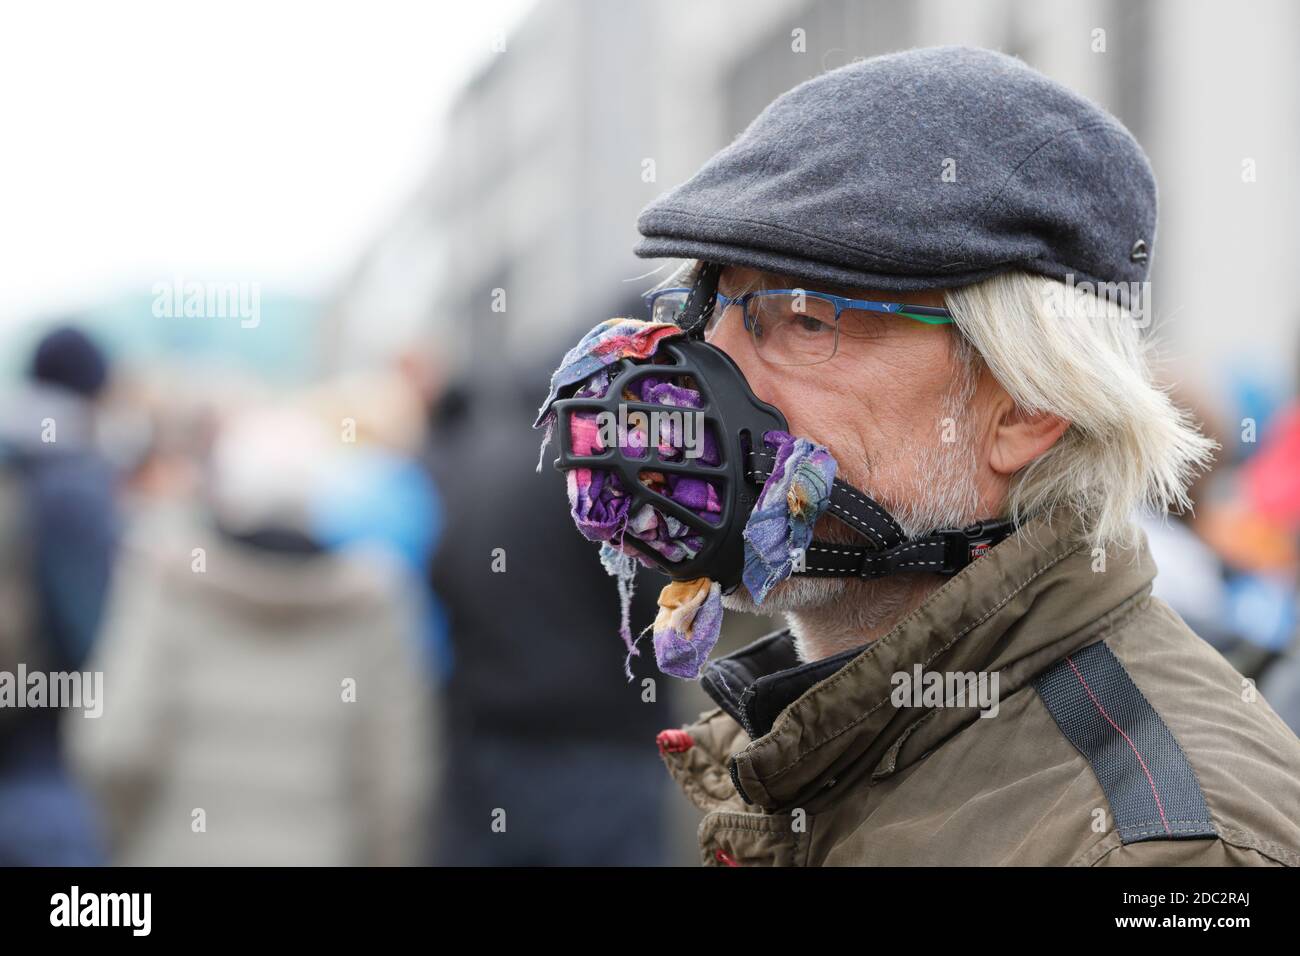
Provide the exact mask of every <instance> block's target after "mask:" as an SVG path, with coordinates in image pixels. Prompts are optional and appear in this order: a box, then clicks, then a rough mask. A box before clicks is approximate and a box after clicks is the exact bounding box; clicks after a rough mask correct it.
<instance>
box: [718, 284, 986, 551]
mask: <svg viewBox="0 0 1300 956" xmlns="http://www.w3.org/2000/svg"><path fill="white" fill-rule="evenodd" d="M785 282H788V280H786V279H784V278H782V277H776V276H770V275H765V274H762V273H758V272H756V271H755V270H753V269H746V268H740V267H733V266H728V267H727V268H726V269H724V270H723V273H722V276H721V279H720V282H719V291H720V292H722V293H723V294H724V295H727V296H735V295H739V294H741V293H743V292H745V291H749V290H752V289H758V288H779V287H785V288H790V287H791V285H788V284H787V285H784V286H782V283H785ZM794 285H795V286H797V285H798V284H797V283H794ZM804 288H810V289H815V290H817V291H823V292H833V293H836V294H841V295H846V296H850V297H852V298H861V299H873V300H877V301H886V302H907V303H909V304H912V305H933V306H940V307H942V306H943V305H944V298H943V294H942V293H941V292H938V291H925V292H911V293H906V294H903V295H899V294H890V293H885V292H875V291H870V290H862V289H843V288H836V287H828V286H825V285H821V284H818V285H813V286H804ZM848 318H849V315H848V314H847V313H846V314H845V319H848ZM851 318H852V321H853V328H854V332H855V334H853V335H848V334H841V335H840V336H839V342H838V346H837V348H836V351H835V354H834V356H833V357H832V358H830V359H829V360H828V361H824V362H820V363H818V364H816V365H777V364H772V363H771V362H769V361H767V360H766V359H765V358H764V357H763V356H760V355H759V354H758V352H757V350H756V349H755V347H754V342H753V339H752V338H751V336H750V333H749V332H747V331H746V330H745V327H744V322H743V321H742V317H741V315H740V308H739V307H736V306H733V307H731V308H729V309H728V310H727V311H726V312H725V313H723V315H722V317H721V320H720V321H719V322H718V323H717V325H716V326H715V328H714V329H713V330H712V332H711V334H710V337H709V340H710V342H712V344H714V345H716V346H717V347H718V348H721V349H722V350H723V351H725V352H726V353H727V354H728V355H730V356H731V358H732V359H733V360H734V361H735V362H736V364H737V365H739V366H740V369H741V371H742V372H743V373H744V375H745V378H746V379H748V381H749V384H750V387H751V388H752V389H753V390H754V393H755V394H756V395H758V397H759V398H761V399H763V400H764V401H766V402H769V403H771V404H773V405H775V406H777V407H778V408H779V409H781V411H782V412H784V413H785V415H786V418H787V419H788V421H789V423H790V431H791V434H794V435H796V436H802V437H807V438H811V439H813V440H815V441H818V442H820V443H822V444H824V445H826V446H827V447H828V448H829V449H830V451H831V454H833V455H834V456H835V459H836V461H837V462H838V463H839V476H840V477H841V478H843V479H844V480H846V481H848V482H849V483H851V484H853V485H856V486H857V487H859V488H862V489H864V490H865V491H867V492H868V493H869V494H871V495H873V496H874V497H876V498H877V499H878V500H879V501H881V503H882V504H884V505H885V506H886V507H888V508H890V509H891V510H893V511H894V512H895V515H896V517H898V518H899V519H900V521H902V522H903V524H904V526H905V527H906V526H907V525H909V524H917V523H919V524H922V525H924V524H926V523H927V522H941V523H946V522H948V521H951V520H955V519H965V520H974V517H973V511H974V510H976V509H977V506H978V500H977V499H978V498H979V497H980V495H979V492H978V479H979V475H978V469H977V451H978V448H979V446H980V444H981V443H980V440H979V439H980V436H978V435H976V434H973V433H972V424H973V422H974V421H975V420H976V419H975V418H974V416H972V415H971V414H970V413H971V412H972V408H971V407H970V406H971V405H972V404H973V403H975V402H976V401H977V395H976V394H974V393H975V392H976V391H977V390H978V389H977V388H976V386H977V385H978V382H977V381H970V380H969V379H970V376H969V374H968V373H967V370H965V369H964V368H963V366H962V363H961V362H960V361H959V360H957V359H956V358H955V357H954V354H953V343H954V339H953V337H954V336H955V335H956V334H957V333H956V331H955V327H954V326H952V325H927V324H925V323H921V322H916V321H913V320H911V319H907V318H904V317H900V316H895V315H877V314H874V313H867V312H856V311H855V312H854V313H852V316H851ZM845 319H842V321H844V320H845ZM963 383H964V385H965V387H963ZM960 393H964V394H960ZM936 482H938V483H940V484H941V485H943V487H935V483H936ZM954 486H959V487H954ZM968 512H971V513H972V514H968ZM909 519H910V520H909ZM828 525H838V522H834V521H831V520H828V519H823V521H822V522H821V523H820V525H819V527H818V529H817V530H818V532H819V536H823V537H831V538H832V539H834V538H840V540H849V539H847V538H844V537H843V536H842V534H835V533H834V532H832V534H831V535H826V534H824V532H828V531H830V530H831V529H830V528H829V527H828ZM932 527H933V526H931V527H912V528H907V530H909V532H916V531H929V530H932Z"/></svg>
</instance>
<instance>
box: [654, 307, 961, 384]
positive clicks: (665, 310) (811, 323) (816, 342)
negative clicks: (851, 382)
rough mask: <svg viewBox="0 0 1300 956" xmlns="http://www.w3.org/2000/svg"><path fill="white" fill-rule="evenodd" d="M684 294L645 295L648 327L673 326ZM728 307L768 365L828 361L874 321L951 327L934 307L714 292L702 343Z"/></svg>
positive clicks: (872, 331) (868, 331) (869, 332)
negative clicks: (896, 319)
mask: <svg viewBox="0 0 1300 956" xmlns="http://www.w3.org/2000/svg"><path fill="white" fill-rule="evenodd" d="M690 294H691V290H690V289H659V290H657V291H655V292H652V293H650V294H649V295H647V296H646V297H645V300H646V306H647V307H648V308H649V310H650V319H651V321H654V322H674V323H675V322H676V321H677V317H678V316H679V315H680V314H681V311H682V309H683V308H684V307H685V306H686V299H687V297H688V296H689V295H690ZM732 306H738V307H739V308H740V313H741V317H742V319H743V320H744V323H745V330H746V331H747V332H749V334H750V338H752V339H753V342H754V349H755V351H757V353H758V354H759V356H760V357H761V358H762V359H763V360H764V361H766V362H770V363H772V364H774V365H817V364H819V363H821V362H826V361H829V360H830V359H831V358H833V357H834V356H835V352H836V350H837V349H838V348H839V342H840V337H841V336H845V337H847V338H850V339H863V340H865V339H870V338H872V337H873V336H874V335H876V334H878V331H879V329H878V325H879V321H880V320H879V318H878V317H879V316H894V315H896V316H902V317H903V318H906V319H911V320H912V321H914V322H923V323H925V324H926V325H948V324H950V323H951V322H952V321H953V317H952V313H951V312H949V311H948V310H947V309H940V308H936V307H934V306H928V305H906V304H904V303H901V302H873V301H871V300H868V299H847V298H845V297H843V296H839V295H831V294H830V293H829V292H810V291H808V290H806V289H761V290H757V291H754V292H746V293H745V294H744V295H739V296H736V297H735V298H734V299H733V298H731V297H730V296H726V295H723V294H722V293H721V292H719V293H718V296H717V302H716V304H715V305H714V307H713V313H712V314H711V315H710V316H709V317H708V319H707V321H706V322H705V326H704V337H705V339H706V340H708V339H711V338H712V336H713V333H714V331H715V330H716V329H717V327H718V324H719V323H720V322H721V321H722V318H723V316H724V314H725V313H726V312H727V310H729V309H730V308H731V307H732Z"/></svg>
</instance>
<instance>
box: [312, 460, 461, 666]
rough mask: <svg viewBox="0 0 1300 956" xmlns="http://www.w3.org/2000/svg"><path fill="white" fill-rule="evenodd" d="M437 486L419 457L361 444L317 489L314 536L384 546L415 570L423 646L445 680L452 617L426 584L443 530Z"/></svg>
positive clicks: (326, 541) (333, 544)
mask: <svg viewBox="0 0 1300 956" xmlns="http://www.w3.org/2000/svg"><path fill="white" fill-rule="evenodd" d="M442 527H443V512H442V503H441V501H440V500H439V498H438V492H437V489H436V488H435V487H434V484H433V480H432V479H431V478H430V477H429V475H428V473H427V472H426V471H425V470H424V469H423V468H421V467H420V466H419V465H418V464H417V463H416V462H414V461H412V460H410V459H408V458H405V457H402V456H400V455H395V454H391V453H388V452H384V451H379V450H375V449H357V450H356V453H355V455H353V456H352V457H351V458H350V459H349V460H348V462H347V464H346V465H345V466H344V467H341V468H338V469H336V470H335V471H334V472H333V473H332V474H331V475H330V477H329V478H328V479H327V480H326V481H325V483H324V484H323V485H322V486H321V487H320V488H319V489H317V491H316V493H315V494H314V496H313V506H312V516H311V531H312V536H313V537H314V538H315V539H316V540H317V541H319V542H320V543H321V544H322V545H323V546H324V547H326V548H329V549H330V550H338V549H342V548H347V547H353V546H356V545H370V546H375V547H379V548H382V549H383V550H385V551H387V552H388V553H390V554H391V555H393V556H394V557H395V558H397V559H398V560H399V561H400V562H401V563H402V564H403V565H404V566H405V567H406V568H407V569H409V570H410V571H411V573H412V575H413V576H414V579H415V581H416V582H417V587H416V588H415V595H416V600H417V601H418V602H419V604H420V615H421V618H422V620H423V622H424V625H423V632H424V638H425V640H424V650H425V652H426V654H427V656H428V659H429V664H430V667H431V668H432V670H433V672H434V673H435V675H436V676H437V677H438V679H439V680H446V679H447V677H448V676H449V675H450V673H451V670H452V666H453V659H452V651H451V640H450V637H449V635H448V630H447V619H446V614H445V612H444V611H443V609H442V608H441V607H440V606H439V604H438V601H437V598H436V597H435V596H434V594H433V590H432V588H431V587H430V586H429V585H428V573H429V563H430V561H431V559H432V556H433V553H434V549H435V548H436V547H437V544H438V539H439V537H440V536H441V535H442Z"/></svg>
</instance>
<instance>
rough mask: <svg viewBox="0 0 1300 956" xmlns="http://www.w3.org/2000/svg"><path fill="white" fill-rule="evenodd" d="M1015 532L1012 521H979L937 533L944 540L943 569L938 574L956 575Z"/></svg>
mask: <svg viewBox="0 0 1300 956" xmlns="http://www.w3.org/2000/svg"><path fill="white" fill-rule="evenodd" d="M1014 530H1015V526H1014V525H1013V524H1012V523H1011V522H1010V521H977V522H975V523H974V524H968V525H967V526H966V527H964V528H945V529H944V530H942V531H936V532H935V535H936V536H937V537H940V538H943V540H944V555H943V567H941V568H940V569H939V572H938V573H940V574H956V573H957V572H958V571H960V570H961V569H962V568H964V567H966V565H968V564H970V563H971V562H972V561H974V560H975V559H976V558H979V557H982V556H983V555H984V554H985V552H987V551H988V550H989V548H991V547H993V546H994V545H995V544H997V543H998V542H999V541H1001V540H1002V539H1003V538H1005V537H1007V536H1008V535H1009V534H1011V532H1013V531H1014Z"/></svg>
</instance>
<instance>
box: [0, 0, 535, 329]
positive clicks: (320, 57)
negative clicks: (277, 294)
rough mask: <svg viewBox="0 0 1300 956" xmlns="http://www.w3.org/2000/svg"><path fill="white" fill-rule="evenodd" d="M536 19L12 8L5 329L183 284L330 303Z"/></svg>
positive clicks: (1, 91)
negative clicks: (209, 283)
mask: <svg viewBox="0 0 1300 956" xmlns="http://www.w3.org/2000/svg"><path fill="white" fill-rule="evenodd" d="M530 5H531V0H461V2H452V0H427V2H388V0H356V2H352V3H333V2H319V0H318V2H311V3H307V2H284V0H263V2H244V0H233V2H232V0H222V2H193V0H169V2H132V0H121V2H113V3H106V2H94V0H92V2H84V3H81V2H57V0H55V2H38V3H24V4H5V5H4V7H3V8H0V10H2V11H3V12H0V325H4V324H8V323H10V322H13V321H15V320H20V319H24V318H27V317H28V316H30V315H31V314H33V313H34V312H41V313H44V312H47V311H50V310H54V309H58V308H63V307H75V306H77V305H79V304H85V303H89V302H93V301H95V300H96V299H97V298H100V297H102V296H106V295H112V294H114V293H115V292H118V291H121V290H123V289H126V288H130V287H133V286H136V287H138V286H140V285H143V287H144V288H145V289H146V290H147V288H148V286H149V285H150V284H152V283H153V282H154V281H157V280H159V279H164V278H170V277H172V276H176V275H180V276H183V277H185V278H193V279H200V280H203V279H246V280H250V281H260V282H262V283H263V286H264V291H265V290H266V289H267V288H277V289H284V290H287V291H291V292H297V293H304V294H312V293H315V292H320V291H324V289H325V288H326V284H327V283H328V282H329V281H331V280H332V279H334V278H336V277H337V276H338V275H339V274H340V273H341V272H342V271H343V270H345V269H346V268H347V267H348V265H349V264H350V263H351V262H352V260H353V258H354V257H355V256H356V255H357V253H358V252H360V251H361V249H362V248H363V247H364V245H365V244H366V242H367V240H368V239H369V238H371V237H372V236H373V235H374V234H375V233H376V231H377V230H379V229H380V228H381V227H382V225H383V224H384V223H385V222H386V221H388V219H389V218H390V217H391V216H392V215H393V214H394V212H395V210H396V209H397V208H398V206H399V204H400V203H401V202H402V201H403V200H404V199H405V198H406V197H407V196H409V195H410V193H411V191H412V190H413V189H414V187H415V185H416V183H417V182H418V180H419V178H420V176H421V174H422V172H423V171H424V170H425V169H426V168H427V167H428V164H429V162H430V160H431V157H432V155H433V150H434V148H435V146H436V143H437V135H438V126H439V124H438V119H439V116H440V115H441V113H442V111H443V110H444V109H445V108H446V106H447V105H448V104H449V102H450V101H451V99H452V98H453V97H454V95H455V93H456V91H457V90H458V89H459V88H460V86H461V84H462V83H463V82H464V81H465V79H466V78H467V77H468V76H469V75H470V74H471V73H472V71H473V70H474V69H475V67H476V66H477V65H478V64H480V63H481V62H483V61H484V60H485V59H486V58H487V57H489V56H491V55H492V52H491V50H492V43H493V40H494V38H495V37H496V36H497V35H498V33H499V32H502V31H504V33H505V36H506V38H507V42H508V40H509V35H510V32H509V31H510V28H511V27H512V26H514V25H516V24H517V22H518V20H519V18H520V17H521V15H522V14H523V13H525V12H526V10H527V8H528V7H529V6H530Z"/></svg>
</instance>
